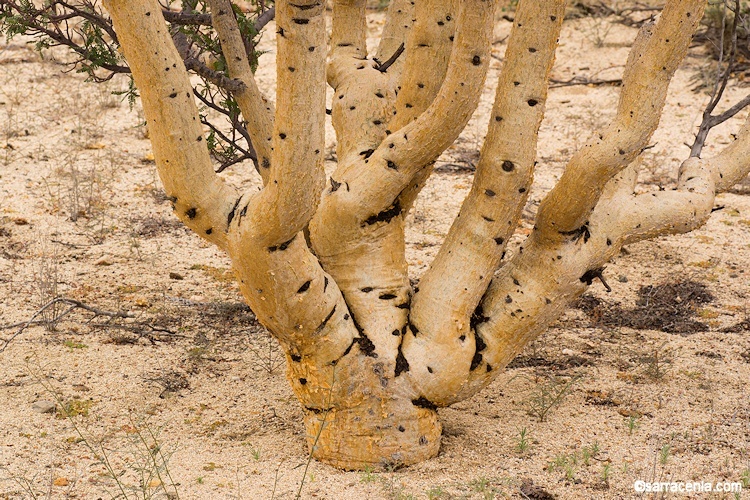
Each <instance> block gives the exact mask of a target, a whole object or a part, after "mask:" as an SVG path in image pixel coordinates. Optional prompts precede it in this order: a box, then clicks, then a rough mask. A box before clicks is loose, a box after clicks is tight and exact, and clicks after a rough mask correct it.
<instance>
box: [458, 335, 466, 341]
mask: <svg viewBox="0 0 750 500" xmlns="http://www.w3.org/2000/svg"><path fill="white" fill-rule="evenodd" d="M458 340H460V341H461V342H463V341H464V340H466V335H461V336H460V337H458Z"/></svg>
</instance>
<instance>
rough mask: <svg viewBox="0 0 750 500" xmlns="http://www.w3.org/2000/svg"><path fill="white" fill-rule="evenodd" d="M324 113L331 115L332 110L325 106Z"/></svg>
mask: <svg viewBox="0 0 750 500" xmlns="http://www.w3.org/2000/svg"><path fill="white" fill-rule="evenodd" d="M326 114H327V115H328V116H330V115H332V114H333V110H330V109H328V108H326Z"/></svg>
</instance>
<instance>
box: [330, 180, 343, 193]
mask: <svg viewBox="0 0 750 500" xmlns="http://www.w3.org/2000/svg"><path fill="white" fill-rule="evenodd" d="M340 187H341V183H340V182H336V181H335V180H333V177H331V192H332V193H335V192H336V191H337V190H338V188H340Z"/></svg>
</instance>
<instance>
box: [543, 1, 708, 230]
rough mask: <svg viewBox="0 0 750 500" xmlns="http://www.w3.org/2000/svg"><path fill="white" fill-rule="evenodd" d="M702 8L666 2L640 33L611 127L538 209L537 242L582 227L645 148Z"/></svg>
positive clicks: (574, 163) (584, 152)
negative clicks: (607, 187)
mask: <svg viewBox="0 0 750 500" xmlns="http://www.w3.org/2000/svg"><path fill="white" fill-rule="evenodd" d="M704 6H705V1H701V0H677V1H671V2H667V4H666V6H665V7H664V10H663V11H662V14H661V17H660V19H659V21H658V23H657V24H656V26H655V27H654V28H653V29H651V28H648V27H645V29H641V31H640V32H639V35H638V37H637V38H636V41H635V43H634V44H633V48H632V50H631V52H630V56H629V58H628V62H627V64H626V67H625V74H624V75H623V87H622V93H621V95H620V102H619V105H618V110H617V115H616V117H615V119H614V121H613V122H612V124H611V125H610V126H609V127H608V128H607V129H606V130H604V131H603V132H602V133H601V134H599V135H598V137H597V138H596V139H595V140H594V141H593V142H592V143H590V144H588V145H587V146H586V147H584V148H583V149H582V150H581V151H579V152H578V153H577V154H576V155H575V156H574V157H573V158H572V159H571V161H570V163H569V164H568V166H567V167H566V169H565V173H564V174H563V176H562V178H561V179H560V181H559V182H558V183H557V185H556V186H555V187H554V189H553V190H552V191H551V192H550V193H549V195H548V196H547V197H546V198H545V199H544V201H543V202H542V204H541V206H540V207H539V213H538V217H537V227H538V229H539V231H540V234H541V235H542V236H543V237H545V238H549V239H550V240H554V239H556V240H562V239H564V238H565V233H566V232H570V231H574V230H577V229H579V228H580V227H582V226H583V225H584V224H585V222H586V220H587V218H588V216H589V214H590V213H591V211H592V210H593V208H594V206H595V205H596V203H597V201H598V199H599V196H600V194H601V192H602V189H603V188H604V186H605V185H606V183H607V182H608V181H609V180H610V179H611V178H612V177H614V176H615V175H616V174H617V173H618V172H619V171H620V170H622V169H623V168H625V167H626V166H627V165H628V164H629V163H630V162H631V161H633V159H635V158H636V157H637V156H638V155H639V154H640V152H641V151H642V149H643V148H645V147H646V146H647V145H648V141H649V138H650V137H651V134H652V133H653V131H654V130H655V129H656V127H657V125H658V123H659V118H660V115H661V111H662V108H663V106H664V101H665V98H666V93H667V88H668V86H669V82H670V81H671V78H672V75H673V74H674V72H675V70H676V69H677V66H678V65H679V64H680V62H681V61H682V59H683V58H684V56H685V53H686V52H687V48H688V45H689V43H690V40H691V37H692V35H693V33H694V32H695V30H696V28H697V26H698V23H699V20H700V18H701V14H702V12H703V8H704ZM646 95H648V96H649V98H648V99H646V98H644V96H646ZM581 186H586V188H585V189H581Z"/></svg>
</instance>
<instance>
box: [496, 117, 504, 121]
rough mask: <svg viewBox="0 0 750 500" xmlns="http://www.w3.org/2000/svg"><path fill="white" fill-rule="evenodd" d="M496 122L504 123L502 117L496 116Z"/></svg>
mask: <svg viewBox="0 0 750 500" xmlns="http://www.w3.org/2000/svg"><path fill="white" fill-rule="evenodd" d="M495 121H496V122H501V121H503V117H502V116H496V117H495Z"/></svg>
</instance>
